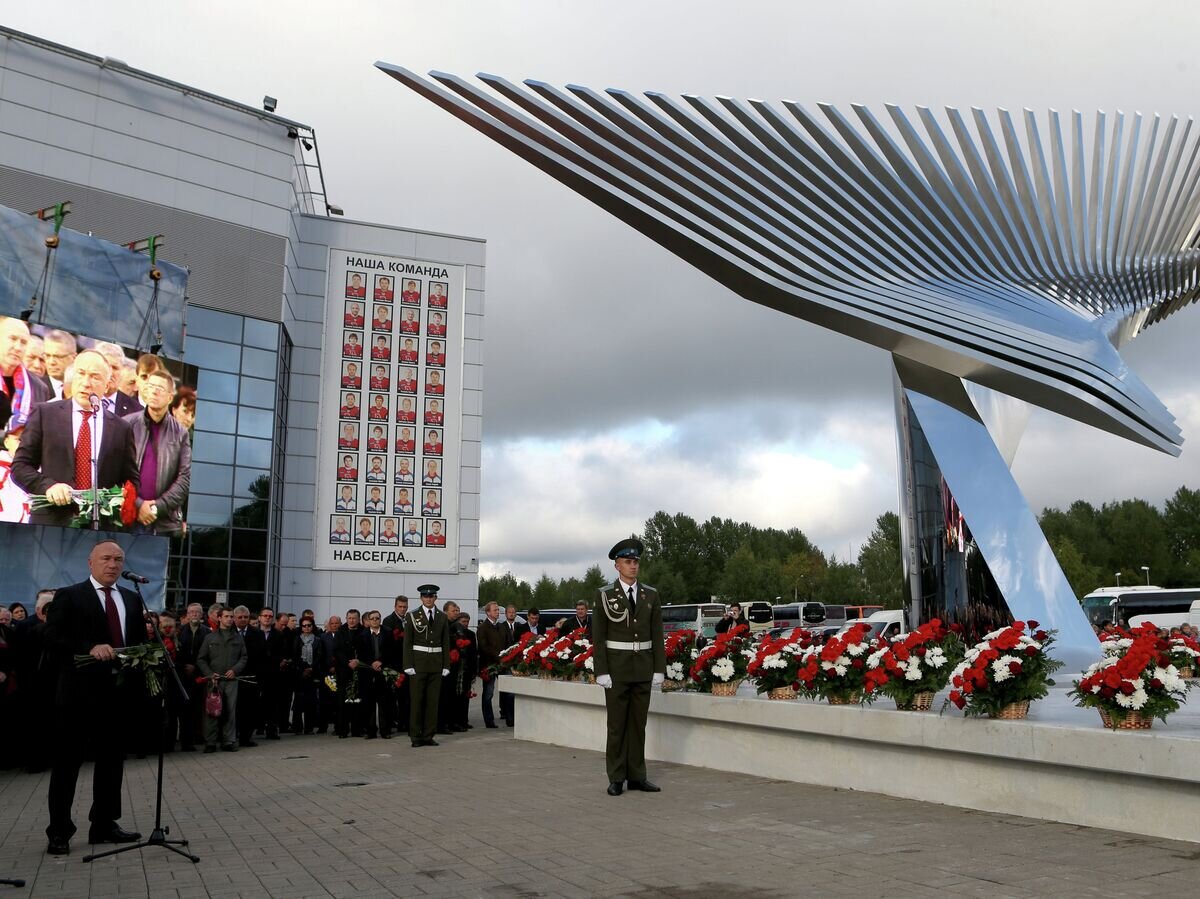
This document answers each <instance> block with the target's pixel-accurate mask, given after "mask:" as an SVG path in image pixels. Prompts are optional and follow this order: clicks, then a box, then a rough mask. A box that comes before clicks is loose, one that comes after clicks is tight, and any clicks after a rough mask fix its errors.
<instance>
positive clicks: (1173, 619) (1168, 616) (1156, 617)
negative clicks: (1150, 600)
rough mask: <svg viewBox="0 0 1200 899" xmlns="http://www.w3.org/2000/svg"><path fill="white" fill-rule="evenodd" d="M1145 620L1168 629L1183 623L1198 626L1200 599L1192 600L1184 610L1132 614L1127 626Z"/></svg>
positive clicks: (1142, 622) (1137, 624)
mask: <svg viewBox="0 0 1200 899" xmlns="http://www.w3.org/2000/svg"><path fill="white" fill-rule="evenodd" d="M1147 621H1149V622H1150V623H1152V624H1153V625H1154V626H1155V627H1165V628H1167V629H1168V630H1170V629H1171V628H1173V627H1179V626H1180V625H1183V624H1190V625H1191V626H1192V627H1200V599H1198V600H1196V601H1195V602H1193V603H1192V604H1191V606H1190V607H1189V608H1188V610H1187V611H1186V612H1151V613H1149V614H1145V615H1134V616H1133V617H1132V618H1130V619H1129V626H1130V627H1138V626H1139V625H1142V624H1145V623H1146V622H1147Z"/></svg>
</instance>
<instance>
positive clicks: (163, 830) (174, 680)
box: [83, 581, 200, 864]
mask: <svg viewBox="0 0 1200 899" xmlns="http://www.w3.org/2000/svg"><path fill="white" fill-rule="evenodd" d="M133 589H134V590H135V591H136V592H137V598H138V602H139V603H141V606H142V617H143V619H144V620H148V621H149V622H150V623H151V625H152V626H153V628H154V639H155V640H156V641H157V642H158V645H159V646H161V647H162V648H163V657H164V658H165V659H166V660H167V671H168V672H169V674H170V677H169V678H168V680H169V681H170V684H174V687H175V689H176V690H177V691H178V695H179V697H180V699H182V700H183V704H184V708H185V709H186V708H187V702H188V693H187V689H186V688H185V687H184V686H183V681H182V680H180V679H179V671H178V670H177V669H176V668H175V660H174V659H172V658H171V653H170V652H168V651H167V645H166V644H165V643H164V642H163V637H162V631H160V630H159V629H158V622H157V621H155V620H154V619H153V618H151V617H150V609H149V608H147V606H146V598H145V597H144V596H142V585H141V584H139V583H138V582H137V581H134V582H133ZM118 592H119V591H118ZM176 640H178V637H176ZM170 684H166V685H164V688H163V689H164V692H163V697H162V702H163V727H162V730H163V732H162V739H161V740H159V741H158V788H157V794H156V799H155V807H154V830H152V831H151V832H150V837H149V839H145V840H142V841H141V842H140V843H130V844H129V845H128V846H118V847H117V848H116V849H109V850H107V851H105V852H93V853H92V854H91V855H85V856H84V857H83V860H84V861H85V862H90V861H92V860H94V859H97V858H105V857H106V856H109V855H120V854H121V853H122V852H132V851H133V850H135V849H144V848H145V847H147V846H161V847H162V848H163V849H168V850H170V851H171V852H174V853H175V854H176V855H182V856H183V857H184V858H186V859H187V860H188V861H190V862H191V863H192V864H197V863H199V861H200V856H198V855H192V854H191V853H190V852H185V851H184V850H182V849H180V848H178V847H180V846H186V845H187V844H188V841H187V840H168V839H167V834H169V833H170V832H171V828H169V827H164V826H163V823H162V807H163V755H164V753H165V752H166V749H167V737H168V733H167V725H168V724H169V723H170V720H171V716H170V715H168V714H167V713H166V711H167V710H166V702H167V696H166V692H165V691H166V690H167V689H170ZM172 742H174V741H172Z"/></svg>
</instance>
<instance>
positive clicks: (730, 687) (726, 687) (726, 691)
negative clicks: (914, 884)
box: [712, 680, 742, 696]
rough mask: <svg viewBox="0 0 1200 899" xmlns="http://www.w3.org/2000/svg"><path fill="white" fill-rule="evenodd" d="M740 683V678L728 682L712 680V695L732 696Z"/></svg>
mask: <svg viewBox="0 0 1200 899" xmlns="http://www.w3.org/2000/svg"><path fill="white" fill-rule="evenodd" d="M741 685H742V682H741V680H731V681H729V682H728V683H721V682H720V681H714V682H713V685H712V695H713V696H733V695H734V694H736V693H737V691H738V687H740V686H741Z"/></svg>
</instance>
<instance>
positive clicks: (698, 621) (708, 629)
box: [662, 602, 725, 638]
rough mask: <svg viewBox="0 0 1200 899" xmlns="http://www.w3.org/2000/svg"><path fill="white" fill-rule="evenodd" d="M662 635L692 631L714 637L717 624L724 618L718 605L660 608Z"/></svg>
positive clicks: (707, 603)
mask: <svg viewBox="0 0 1200 899" xmlns="http://www.w3.org/2000/svg"><path fill="white" fill-rule="evenodd" d="M662 617H663V633H664V634H669V633H671V632H672V631H683V630H692V631H695V632H696V633H697V634H700V635H702V636H704V637H709V638H711V637H715V636H716V633H717V622H719V621H720V620H721V619H722V618H723V617H725V607H724V606H723V605H721V604H720V603H714V602H705V603H686V604H680V605H668V606H663V607H662Z"/></svg>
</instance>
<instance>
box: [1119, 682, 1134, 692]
mask: <svg viewBox="0 0 1200 899" xmlns="http://www.w3.org/2000/svg"><path fill="white" fill-rule="evenodd" d="M1118 689H1119V690H1120V691H1121V692H1122V693H1124V694H1125V695H1126V696H1132V695H1133V684H1131V683H1130V682H1129V681H1122V682H1121V686H1120V687H1118Z"/></svg>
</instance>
